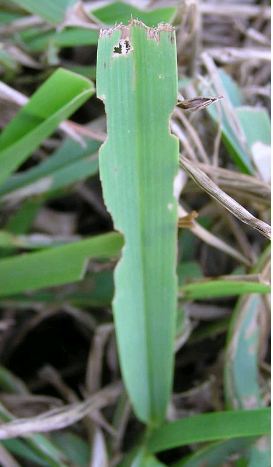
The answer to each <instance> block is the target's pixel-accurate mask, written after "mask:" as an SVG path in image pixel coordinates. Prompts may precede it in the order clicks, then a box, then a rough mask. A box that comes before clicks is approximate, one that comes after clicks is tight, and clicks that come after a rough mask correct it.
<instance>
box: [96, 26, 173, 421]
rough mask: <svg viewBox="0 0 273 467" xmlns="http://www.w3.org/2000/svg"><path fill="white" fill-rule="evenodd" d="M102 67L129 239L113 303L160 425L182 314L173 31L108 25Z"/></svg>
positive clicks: (117, 211)
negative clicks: (178, 302)
mask: <svg viewBox="0 0 273 467" xmlns="http://www.w3.org/2000/svg"><path fill="white" fill-rule="evenodd" d="M128 49H129V50H128ZM97 67H98V72H97V91H98V96H99V97H100V98H101V99H103V100H105V105H106V114H107V126H108V140H107V142H106V144H104V145H103V146H102V148H101V150H100V175H101V180H102V185H103V193H104V199H105V202H106V205H107V207H108V210H109V212H110V213H111V214H112V216H113V219H114V223H115V226H116V228H117V229H118V230H120V231H122V232H123V233H124V236H125V248H124V250H123V257H122V260H121V261H120V263H119V265H118V267H117V268H116V271H115V287H116V295H115V298H114V303H113V309H114V317H115V324H116V332H117V338H118V347H119V356H120V362H121V368H122V373H123V378H124V381H125V384H126V387H127V390H128V392H129V396H130V399H131V402H132V404H133V406H134V409H135V411H136V414H137V416H138V417H139V418H140V419H141V420H143V421H146V422H148V423H154V424H155V423H158V422H160V421H161V420H162V419H163V418H164V416H165V410H166V405H167V402H168V399H169V395H170V390H171V384H172V367H173V341H174V328H175V312H176V291H177V286H176V282H177V281H176V276H175V263H176V222H177V207H176V202H175V199H174V197H173V180H174V177H175V174H176V172H177V169H178V142H177V140H176V139H175V138H174V137H173V136H171V135H170V134H169V117H170V113H171V112H172V109H173V108H174V106H175V103H176V98H177V71H176V49H175V36H174V31H173V29H172V27H171V26H169V25H161V26H159V28H158V29H154V30H153V29H149V28H147V27H146V26H145V25H144V24H143V23H140V22H138V21H132V22H131V23H130V24H129V26H128V27H125V26H118V27H116V28H114V29H112V30H106V31H104V32H103V33H102V35H101V37H100V39H99V45H98V64H97ZM147 69H149V72H147Z"/></svg>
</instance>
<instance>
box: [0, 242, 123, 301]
mask: <svg viewBox="0 0 273 467" xmlns="http://www.w3.org/2000/svg"><path fill="white" fill-rule="evenodd" d="M121 246H122V238H121V236H120V235H118V234H116V233H110V234H105V235H99V236H96V237H91V238H89V239H87V240H81V241H78V242H74V243H71V244H68V245H62V246H59V247H55V248H50V249H45V250H43V251H39V252H37V253H36V252H35V253H27V254H22V255H18V256H15V257H12V258H7V259H2V260H1V261H0V296H2V297H5V296H8V295H12V294H16V293H21V292H25V291H27V290H35V289H40V288H44V287H51V286H56V285H62V284H67V283H70V282H75V281H78V280H80V279H82V277H83V275H84V273H85V268H86V263H87V260H88V259H89V258H104V257H113V256H117V254H118V253H119V251H120V249H121Z"/></svg>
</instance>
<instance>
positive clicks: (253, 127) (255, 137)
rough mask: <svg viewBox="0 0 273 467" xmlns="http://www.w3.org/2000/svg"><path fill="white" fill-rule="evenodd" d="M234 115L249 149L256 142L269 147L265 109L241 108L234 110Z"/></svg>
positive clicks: (268, 129) (269, 132)
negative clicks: (237, 119)
mask: <svg viewBox="0 0 273 467" xmlns="http://www.w3.org/2000/svg"><path fill="white" fill-rule="evenodd" d="M236 114H237V116H238V118H239V121H240V123H241V126H242V128H243V130H244V133H245V135H246V138H247V142H248V145H249V147H250V148H251V146H252V145H253V144H254V143H256V142H257V141H260V142H262V143H264V144H268V145H270V142H271V128H270V118H269V115H268V112H267V111H266V110H265V109H263V108H255V107H247V106H242V107H237V108H236Z"/></svg>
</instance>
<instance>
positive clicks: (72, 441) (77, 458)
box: [51, 431, 90, 467]
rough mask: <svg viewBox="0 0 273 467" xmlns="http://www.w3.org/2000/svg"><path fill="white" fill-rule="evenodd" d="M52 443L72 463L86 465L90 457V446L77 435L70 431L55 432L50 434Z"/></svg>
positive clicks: (78, 466)
mask: <svg viewBox="0 0 273 467" xmlns="http://www.w3.org/2000/svg"><path fill="white" fill-rule="evenodd" d="M51 437H52V439H53V441H54V443H55V444H56V445H57V446H58V447H59V449H60V450H61V451H62V452H63V453H64V454H65V455H66V457H67V459H69V460H70V461H71V462H72V463H73V465H75V466H77V467H87V466H88V465H89V459H90V447H89V445H88V444H87V442H85V441H83V440H82V439H81V438H80V437H79V436H77V435H75V434H74V433H70V432H66V431H65V432H62V431H59V432H55V433H52V435H51Z"/></svg>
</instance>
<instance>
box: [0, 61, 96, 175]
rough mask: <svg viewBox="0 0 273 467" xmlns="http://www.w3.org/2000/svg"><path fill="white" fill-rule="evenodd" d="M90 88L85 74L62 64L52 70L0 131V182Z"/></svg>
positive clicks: (89, 92)
mask: <svg viewBox="0 0 273 467" xmlns="http://www.w3.org/2000/svg"><path fill="white" fill-rule="evenodd" d="M93 92H94V86H93V83H92V82H91V81H89V80H87V79H86V78H84V77H82V76H80V75H76V74H75V73H72V72H70V71H67V70H64V69H62V68H60V69H58V70H57V71H55V72H54V73H53V74H52V75H51V77H50V78H49V79H48V80H47V81H46V82H45V83H44V84H43V85H42V86H41V87H40V88H39V89H38V91H36V92H35V94H34V95H33V96H32V97H31V99H30V101H29V102H28V103H27V104H26V105H25V106H24V107H23V108H22V109H21V110H20V111H19V112H18V114H17V115H16V116H15V118H14V119H13V120H12V121H11V122H10V123H9V125H8V126H7V127H6V128H5V130H4V131H3V132H2V133H1V135H0V164H1V172H0V183H3V181H5V179H6V178H7V177H8V176H9V175H10V174H11V172H12V171H14V170H15V169H17V167H18V166H19V165H20V164H22V163H23V162H24V161H25V159H26V158H27V157H28V156H29V155H30V154H31V153H32V152H33V151H34V150H35V149H36V148H37V147H38V146H39V144H40V143H41V142H42V141H43V140H44V139H45V138H47V137H48V136H49V135H50V134H51V133H52V132H53V131H54V130H55V129H56V128H57V126H58V125H59V124H60V123H61V122H62V121H63V120H64V119H65V118H67V117H68V116H70V115H71V114H72V113H73V112H75V110H76V109H77V108H78V107H80V105H82V104H83V103H84V102H85V101H86V100H87V99H88V98H89V97H90V96H91V95H92V94H93Z"/></svg>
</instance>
